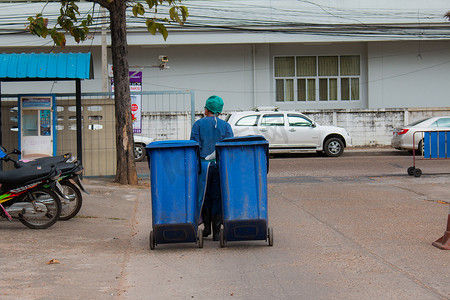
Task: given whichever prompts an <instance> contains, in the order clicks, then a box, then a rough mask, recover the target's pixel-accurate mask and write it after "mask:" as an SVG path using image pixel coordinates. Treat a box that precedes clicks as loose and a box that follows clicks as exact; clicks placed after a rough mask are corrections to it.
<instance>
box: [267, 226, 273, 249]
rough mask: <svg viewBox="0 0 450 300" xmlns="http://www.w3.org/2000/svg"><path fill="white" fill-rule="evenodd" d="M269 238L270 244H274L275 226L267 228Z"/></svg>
mask: <svg viewBox="0 0 450 300" xmlns="http://www.w3.org/2000/svg"><path fill="white" fill-rule="evenodd" d="M267 238H268V239H269V246H273V228H272V227H269V228H267Z"/></svg>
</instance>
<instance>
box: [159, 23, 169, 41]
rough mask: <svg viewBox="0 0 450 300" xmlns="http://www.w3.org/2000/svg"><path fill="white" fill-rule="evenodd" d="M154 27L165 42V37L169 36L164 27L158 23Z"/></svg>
mask: <svg viewBox="0 0 450 300" xmlns="http://www.w3.org/2000/svg"><path fill="white" fill-rule="evenodd" d="M156 26H157V27H158V31H159V33H161V34H162V36H163V38H164V40H166V39H167V36H168V35H169V33H168V32H167V29H166V26H164V25H163V24H160V23H156Z"/></svg>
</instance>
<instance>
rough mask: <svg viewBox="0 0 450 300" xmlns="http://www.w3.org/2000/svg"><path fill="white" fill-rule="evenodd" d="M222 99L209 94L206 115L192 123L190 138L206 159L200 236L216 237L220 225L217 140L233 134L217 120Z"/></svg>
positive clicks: (216, 238)
mask: <svg viewBox="0 0 450 300" xmlns="http://www.w3.org/2000/svg"><path fill="white" fill-rule="evenodd" d="M222 109H223V100H222V98H220V97H219V96H215V95H213V96H210V97H209V98H208V99H207V100H206V103H205V116H204V117H203V118H201V119H200V120H197V121H196V122H195V123H194V125H193V126H192V130H191V140H194V141H197V142H198V143H199V148H200V157H201V160H202V162H203V163H204V162H208V163H209V167H208V170H207V173H206V174H207V178H206V180H207V183H206V191H205V193H204V199H203V206H202V211H201V216H202V219H203V224H204V226H205V228H204V231H203V236H204V237H207V236H209V235H210V234H211V226H212V233H213V240H215V241H218V240H219V231H220V226H221V224H222V194H221V190H220V177H219V170H218V167H217V165H216V161H215V147H216V143H217V142H220V141H222V140H223V139H225V138H228V137H233V130H232V129H231V126H230V124H228V123H227V122H226V121H224V120H222V119H220V118H219V117H218V116H219V114H220V113H222Z"/></svg>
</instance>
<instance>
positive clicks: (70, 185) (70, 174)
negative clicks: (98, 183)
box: [8, 149, 89, 221]
mask: <svg viewBox="0 0 450 300" xmlns="http://www.w3.org/2000/svg"><path fill="white" fill-rule="evenodd" d="M9 154H17V155H20V154H21V152H20V151H19V150H17V149H14V150H13V152H12V153H9ZM8 159H9V160H10V161H12V162H13V163H14V167H15V168H16V169H20V168H24V167H30V166H38V165H56V168H57V169H58V170H60V171H61V177H60V179H59V183H60V184H61V189H62V193H63V194H64V195H65V196H66V197H62V198H61V204H62V211H61V216H60V217H59V220H62V221H67V220H70V219H71V218H73V217H74V216H76V215H77V214H78V212H79V211H80V209H81V206H82V204H83V197H82V195H81V191H83V192H84V193H86V194H88V195H89V193H88V192H87V191H86V189H85V188H84V186H83V185H82V184H81V180H80V177H81V174H82V172H83V166H82V164H81V163H80V162H79V161H77V160H76V157H74V156H72V155H71V154H70V153H66V154H64V155H59V156H52V157H42V158H37V159H35V160H31V161H19V160H14V159H12V158H10V157H9V156H8ZM80 190H81V191H80Z"/></svg>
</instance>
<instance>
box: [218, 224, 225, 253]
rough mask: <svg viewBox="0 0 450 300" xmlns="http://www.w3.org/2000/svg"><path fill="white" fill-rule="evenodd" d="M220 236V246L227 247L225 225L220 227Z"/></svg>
mask: <svg viewBox="0 0 450 300" xmlns="http://www.w3.org/2000/svg"><path fill="white" fill-rule="evenodd" d="M219 237H220V239H219V240H220V247H221V248H223V247H225V234H224V232H223V227H221V228H220V232H219Z"/></svg>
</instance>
